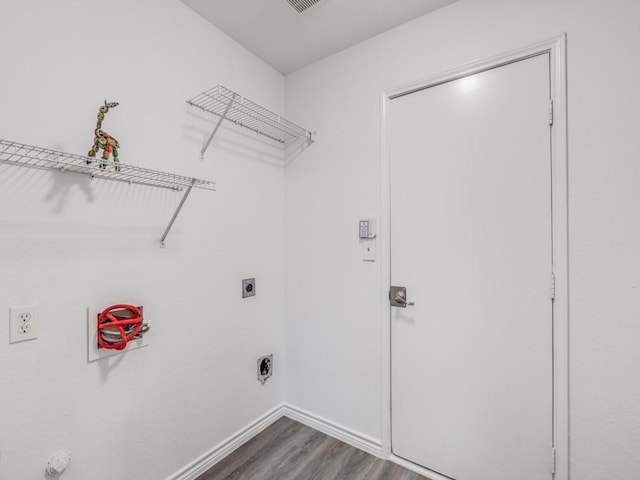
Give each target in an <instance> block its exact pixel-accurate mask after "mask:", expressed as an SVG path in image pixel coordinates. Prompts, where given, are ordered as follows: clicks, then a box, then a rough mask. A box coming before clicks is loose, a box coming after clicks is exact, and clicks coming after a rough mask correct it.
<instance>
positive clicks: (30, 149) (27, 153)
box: [0, 139, 215, 247]
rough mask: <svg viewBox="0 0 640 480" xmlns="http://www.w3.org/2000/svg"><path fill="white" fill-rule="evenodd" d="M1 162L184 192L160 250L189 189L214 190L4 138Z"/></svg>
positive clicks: (190, 180) (193, 181)
mask: <svg viewBox="0 0 640 480" xmlns="http://www.w3.org/2000/svg"><path fill="white" fill-rule="evenodd" d="M0 163H5V164H8V165H15V166H18V167H29V168H36V169H40V170H57V171H60V172H73V173H80V174H86V175H90V176H91V177H92V178H100V179H103V180H111V181H118V182H126V183H133V184H138V185H146V186H150V187H159V188H168V189H171V190H185V193H184V194H183V195H182V199H181V200H180V204H179V205H178V208H177V209H176V211H175V213H174V214H173V216H172V217H171V220H170V221H169V225H168V226H167V228H166V229H165V231H164V233H163V234H162V237H161V238H160V246H161V247H164V246H165V239H166V238H167V235H168V234H169V231H170V230H171V228H172V227H173V223H174V222H175V220H176V218H177V216H178V214H179V213H180V210H181V209H182V206H183V205H184V202H185V201H186V200H187V197H188V196H189V193H191V189H192V188H201V189H204V190H215V183H214V182H212V181H209V180H200V179H198V178H193V177H185V176H183V175H176V174H173V173H167V172H161V171H159V170H152V169H149V168H142V167H136V166H133V165H127V164H124V163H119V162H118V163H116V162H114V161H113V160H106V161H105V160H103V159H102V158H98V157H89V156H83V155H76V154H73V153H66V152H59V151H57V150H50V149H47V148H42V147H37V146H33V145H26V144H24V143H18V142H12V141H9V140H3V139H0Z"/></svg>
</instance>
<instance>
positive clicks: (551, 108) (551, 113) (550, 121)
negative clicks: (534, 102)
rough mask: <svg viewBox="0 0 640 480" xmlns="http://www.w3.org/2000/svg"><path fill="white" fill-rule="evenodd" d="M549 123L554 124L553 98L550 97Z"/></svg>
mask: <svg viewBox="0 0 640 480" xmlns="http://www.w3.org/2000/svg"><path fill="white" fill-rule="evenodd" d="M549 125H553V100H552V99H551V98H550V99H549Z"/></svg>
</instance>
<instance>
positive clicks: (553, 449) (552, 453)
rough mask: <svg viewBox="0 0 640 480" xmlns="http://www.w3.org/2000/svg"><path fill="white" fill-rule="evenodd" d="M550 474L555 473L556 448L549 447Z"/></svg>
mask: <svg viewBox="0 0 640 480" xmlns="http://www.w3.org/2000/svg"><path fill="white" fill-rule="evenodd" d="M551 473H553V474H555V473H556V448H555V447H551Z"/></svg>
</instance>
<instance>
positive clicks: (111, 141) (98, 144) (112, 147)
mask: <svg viewBox="0 0 640 480" xmlns="http://www.w3.org/2000/svg"><path fill="white" fill-rule="evenodd" d="M118 105H119V104H118V102H110V103H107V101H106V100H105V101H104V105H102V106H101V107H100V109H99V110H98V121H97V122H96V129H95V130H94V135H95V136H94V138H93V146H92V147H91V150H89V156H90V157H95V156H96V153H97V152H98V149H100V148H101V149H102V161H101V162H100V168H103V169H104V168H107V161H108V160H109V156H110V155H111V153H113V163H114V164H115V169H116V172H119V171H120V165H119V164H118V163H119V160H118V148H120V144H119V143H118V140H116V139H115V137H112V136H111V135H109V134H108V133H107V132H105V131H104V130H102V120H104V116H105V114H106V113H107V112H108V111H109V109H110V108H114V107H117V106H118ZM90 163H92V161H91V160H90V159H87V164H90Z"/></svg>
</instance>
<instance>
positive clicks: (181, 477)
mask: <svg viewBox="0 0 640 480" xmlns="http://www.w3.org/2000/svg"><path fill="white" fill-rule="evenodd" d="M283 416H284V407H283V406H282V405H279V406H277V407H276V408H274V409H273V410H271V411H269V412H267V413H265V414H264V415H263V416H261V417H259V418H258V419H257V420H255V421H253V422H252V423H250V424H249V425H247V426H246V427H244V428H243V429H241V430H240V431H238V432H237V433H235V434H233V435H231V436H230V437H229V438H227V439H226V440H224V441H222V442H221V443H219V444H218V445H216V446H215V447H213V448H212V449H211V450H209V451H208V452H207V453H205V454H204V455H201V456H200V457H198V458H197V459H195V460H194V461H193V462H191V463H190V464H189V465H187V466H186V467H183V468H182V469H180V470H178V471H177V472H176V473H174V474H173V475H171V476H170V477H168V478H167V480H195V479H196V478H197V477H198V476H199V475H202V474H203V473H204V472H206V471H207V470H209V469H210V468H211V467H213V466H214V465H215V464H216V463H218V462H219V461H220V460H222V459H223V458H224V457H226V456H227V455H229V454H230V453H232V452H233V451H234V450H236V449H237V448H239V447H241V446H242V445H244V444H245V443H247V442H248V441H249V440H251V439H252V438H253V437H255V436H256V435H258V434H259V433H260V432H262V431H263V430H265V429H266V428H267V427H269V426H270V425H271V424H273V423H274V422H276V421H277V420H278V419H280V418H282V417H283Z"/></svg>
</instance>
